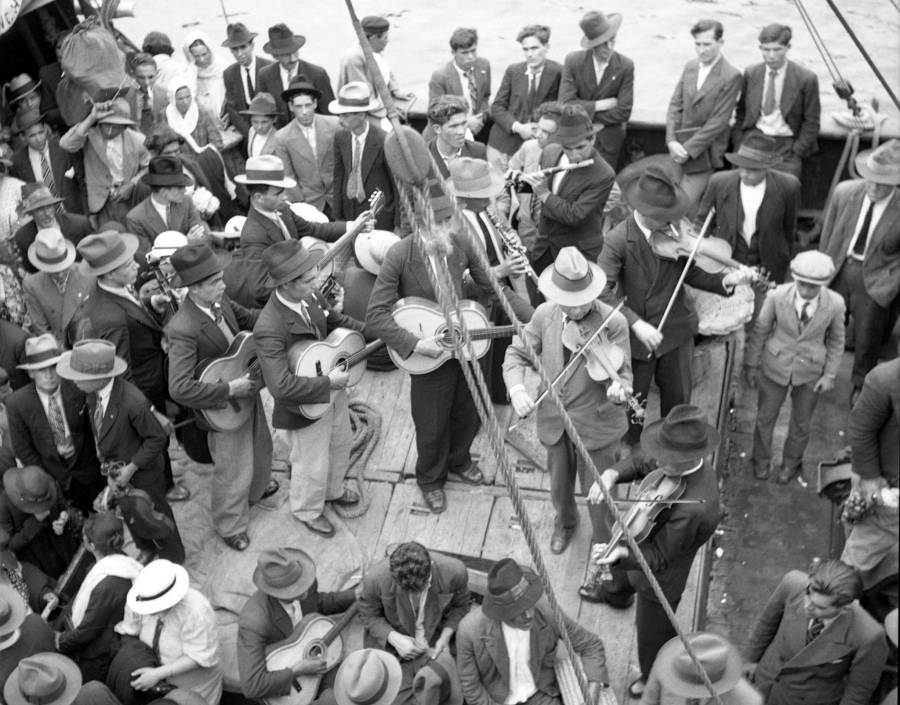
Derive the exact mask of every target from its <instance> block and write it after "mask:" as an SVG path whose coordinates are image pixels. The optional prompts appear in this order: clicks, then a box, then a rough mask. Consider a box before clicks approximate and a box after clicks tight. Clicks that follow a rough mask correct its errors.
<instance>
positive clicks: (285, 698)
mask: <svg viewBox="0 0 900 705" xmlns="http://www.w3.org/2000/svg"><path fill="white" fill-rule="evenodd" d="M333 627H334V621H333V620H331V619H329V618H328V617H325V616H323V615H321V614H315V613H313V614H309V615H305V616H304V617H303V619H301V620H300V623H299V624H298V625H297V626H296V627H295V628H294V631H293V633H292V634H291V635H290V636H289V637H288V638H287V639H285V640H284V641H279V642H277V643H275V644H272V645H270V646H268V647H266V669H267V670H269V671H280V670H281V669H283V668H292V667H293V666H295V665H296V664H297V663H298V662H299V661H302V660H303V659H305V658H324V659H325V663H326V664H328V668H329V669H331V668H334V667H335V666H337V664H338V663H339V662H340V660H341V652H342V649H343V644H342V643H341V637H340V636H334V637H333V639H332V641H331V643H329V644H328V645H327V646H326V644H325V643H324V641H323V639H324V638H325V636H326V635H327V634H328V633H329V632H330V631H331V630H332V628H333ZM321 680H322V675H310V676H297V677H296V678H295V679H294V682H293V684H292V685H291V692H290V694H288V695H279V696H276V697H269V698H264V700H263V702H265V703H266V705H309V703H311V702H312V701H313V700H315V699H316V691H317V690H318V689H319V682H320V681H321ZM297 685H299V686H300V689H299V690H297V688H296V686H297Z"/></svg>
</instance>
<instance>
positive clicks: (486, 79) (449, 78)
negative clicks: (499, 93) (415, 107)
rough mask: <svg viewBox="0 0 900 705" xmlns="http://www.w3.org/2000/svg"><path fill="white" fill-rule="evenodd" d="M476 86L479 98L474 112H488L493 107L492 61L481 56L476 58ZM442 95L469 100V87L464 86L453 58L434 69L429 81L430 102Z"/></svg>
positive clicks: (476, 113)
mask: <svg viewBox="0 0 900 705" xmlns="http://www.w3.org/2000/svg"><path fill="white" fill-rule="evenodd" d="M475 86H476V89H477V91H476V92H477V93H478V100H477V103H476V105H475V109H474V110H473V111H472V113H473V114H474V115H478V114H480V113H487V112H489V111H490V109H491V105H490V102H491V62H489V61H488V60H487V59H484V58H482V57H480V56H479V57H478V58H477V59H476V60H475ZM442 95H458V96H462V97H464V98H466V99H467V100H468V95H469V87H468V86H463V84H462V81H461V80H460V79H459V71H457V70H456V65H455V64H454V62H453V61H452V60H451V61H448V62H447V63H446V64H444V65H443V66H442V67H441V68H439V69H437V70H436V71H434V73H432V74H431V79H430V80H429V81H428V104H429V105H431V101H432V100H434V99H435V98H437V97H438V96H442Z"/></svg>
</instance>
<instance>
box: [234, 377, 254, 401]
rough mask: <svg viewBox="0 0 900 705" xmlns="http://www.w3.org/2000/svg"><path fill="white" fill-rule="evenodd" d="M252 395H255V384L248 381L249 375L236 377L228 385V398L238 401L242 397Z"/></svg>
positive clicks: (250, 380)
mask: <svg viewBox="0 0 900 705" xmlns="http://www.w3.org/2000/svg"><path fill="white" fill-rule="evenodd" d="M254 394H256V384H255V383H254V381H253V380H252V379H250V375H244V376H243V377H238V378H237V379H233V380H231V381H230V382H229V383H228V396H230V397H237V398H239V399H240V398H242V397H252V396H253V395H254Z"/></svg>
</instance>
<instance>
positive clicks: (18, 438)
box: [6, 380, 100, 490]
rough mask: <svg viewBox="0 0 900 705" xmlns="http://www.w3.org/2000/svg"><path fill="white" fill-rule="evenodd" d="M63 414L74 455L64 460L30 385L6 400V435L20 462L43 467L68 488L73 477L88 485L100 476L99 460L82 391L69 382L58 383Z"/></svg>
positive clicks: (34, 391) (41, 406)
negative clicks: (7, 426) (7, 423)
mask: <svg viewBox="0 0 900 705" xmlns="http://www.w3.org/2000/svg"><path fill="white" fill-rule="evenodd" d="M60 391H61V393H62V406H63V413H64V414H65V416H66V422H67V423H68V424H69V431H70V433H71V434H72V444H73V445H74V446H75V455H73V456H72V458H71V459H70V460H65V459H63V457H62V456H61V455H60V454H59V453H58V452H57V450H56V442H55V441H54V439H53V431H52V430H51V428H50V422H49V421H48V420H47V414H46V413H44V406H43V405H42V404H41V400H40V397H38V393H37V390H36V389H35V387H34V384H29V385H28V386H27V387H24V388H22V389H20V390H18V391H17V392H15V393H14V394H12V395H11V396H10V397H8V398H7V400H6V411H7V415H8V417H9V435H10V439H11V440H12V447H13V450H14V451H15V454H16V457H17V458H18V459H19V460H21V461H22V464H23V465H37V466H39V467H42V468H44V470H46V471H47V472H48V473H50V474H51V475H52V476H53V478H54V479H55V480H56V481H57V482H58V483H59V484H60V486H61V487H62V488H63V489H64V490H68V487H69V483H70V482H71V480H72V479H73V478H74V479H75V480H77V481H78V482H79V484H83V485H91V484H93V483H95V482H96V481H97V480H98V479H99V478H100V463H99V462H98V461H97V452H96V450H95V449H94V435H93V432H92V431H91V422H90V419H89V417H88V415H87V406H86V403H85V398H84V392H82V391H81V390H80V389H78V387H76V386H75V385H74V384H72V383H71V382H67V381H66V380H62V381H61V382H60Z"/></svg>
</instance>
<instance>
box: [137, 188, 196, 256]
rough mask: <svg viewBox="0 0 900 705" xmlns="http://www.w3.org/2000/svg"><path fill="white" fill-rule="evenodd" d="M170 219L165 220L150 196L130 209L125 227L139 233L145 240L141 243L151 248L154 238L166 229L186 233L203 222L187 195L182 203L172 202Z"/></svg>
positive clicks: (147, 248)
mask: <svg viewBox="0 0 900 705" xmlns="http://www.w3.org/2000/svg"><path fill="white" fill-rule="evenodd" d="M168 221H169V222H165V221H164V220H163V219H162V218H161V217H160V215H159V213H157V211H156V208H154V207H153V204H152V203H150V197H149V196H148V197H147V198H145V199H144V200H143V201H141V202H140V203H138V204H137V205H136V206H135V207H134V208H132V209H131V210H130V211H128V215H126V216H125V229H126V232H129V233H132V234H134V235H137V236H138V238H140V239H141V240H142V241H143V242H142V243H141V245H142V246H143V247H145V248H146V250H149V249H150V247H151V246H152V245H153V240H154V239H156V236H157V235H159V234H160V233H161V232H163V231H164V230H177V231H178V232H180V233H185V234H186V233H187V231H188V230H190V229H191V228H192V227H194V226H195V225H202V224H203V219H202V218H201V217H200V212H199V211H198V210H197V208H196V207H195V206H194V202H193V201H192V200H191V199H190V198H188V197H187V196H185V198H184V200H183V201H182V202H181V203H173V204H171V207H170V208H169V218H168ZM146 250H145V251H146Z"/></svg>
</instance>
